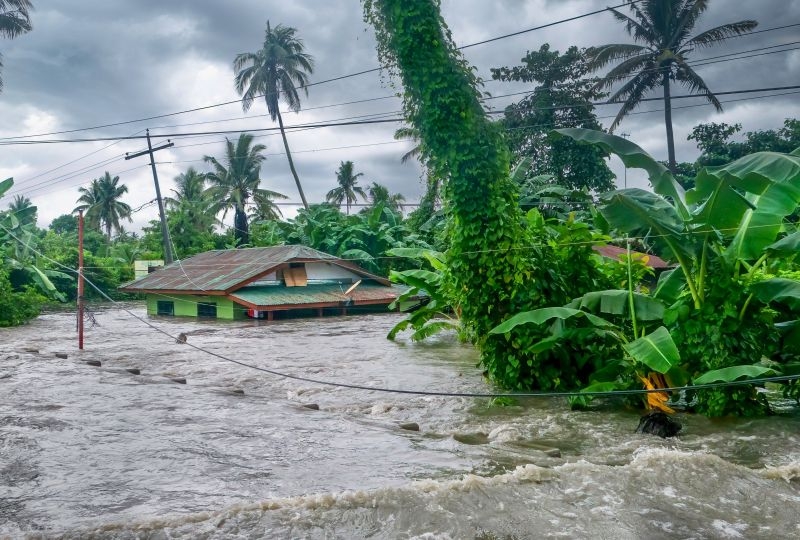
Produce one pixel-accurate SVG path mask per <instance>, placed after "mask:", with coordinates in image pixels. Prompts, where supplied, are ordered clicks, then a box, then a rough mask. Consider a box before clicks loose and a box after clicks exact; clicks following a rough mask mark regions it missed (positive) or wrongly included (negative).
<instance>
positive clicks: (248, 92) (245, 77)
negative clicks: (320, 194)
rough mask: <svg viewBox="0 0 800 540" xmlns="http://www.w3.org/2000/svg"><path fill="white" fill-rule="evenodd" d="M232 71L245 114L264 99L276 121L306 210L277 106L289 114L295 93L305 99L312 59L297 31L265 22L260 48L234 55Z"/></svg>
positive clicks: (296, 107) (297, 106) (296, 98)
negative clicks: (252, 51)
mask: <svg viewBox="0 0 800 540" xmlns="http://www.w3.org/2000/svg"><path fill="white" fill-rule="evenodd" d="M233 70H234V72H235V73H236V78H235V80H234V82H235V85H236V91H237V92H238V93H239V95H241V96H242V109H243V110H244V111H247V110H248V109H250V106H251V105H252V104H253V100H254V99H255V98H257V97H260V96H263V97H264V101H265V103H266V105H267V111H268V112H269V115H270V117H271V118H272V120H273V121H275V120H277V121H278V126H279V127H280V130H281V138H282V139H283V148H284V150H286V159H287V160H288V161H289V169H290V170H291V171H292V176H293V177H294V181H295V184H296V185H297V191H298V192H299V193H300V199H301V200H302V201H303V208H305V209H306V210H308V202H307V201H306V196H305V193H304V192H303V186H302V185H301V184H300V177H299V176H298V175H297V171H296V170H295V168H294V161H293V160H292V153H291V151H290V150H289V141H288V140H287V139H286V130H285V129H284V127H283V117H282V116H281V111H280V107H279V105H280V101H281V100H283V101H284V102H285V103H286V104H287V105H288V106H289V109H290V110H292V111H295V112H297V111H299V110H300V95H299V93H298V90H301V89H302V90H305V92H306V95H308V88H307V85H308V75H309V74H310V73H312V72H313V71H314V59H313V58H312V56H311V55H310V54H308V53H306V52H305V50H304V46H303V41H302V40H301V39H300V38H298V37H297V29H296V28H292V27H291V26H284V25H282V24H278V25H277V26H275V27H274V28H273V27H272V26H271V25H270V23H269V21H267V30H266V32H265V34H264V42H263V43H262V45H261V48H260V49H259V50H258V51H256V52H254V53H241V54H239V55H237V56H236V58H235V59H234V61H233ZM240 240H241V238H240Z"/></svg>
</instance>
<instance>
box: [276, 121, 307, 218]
mask: <svg viewBox="0 0 800 540" xmlns="http://www.w3.org/2000/svg"><path fill="white" fill-rule="evenodd" d="M278 125H279V126H280V128H281V137H283V147H284V148H285V149H286V159H288V160H289V168H290V169H291V170H292V176H294V183H295V184H297V191H298V192H299V193H300V200H301V201H303V208H305V209H306V210H308V202H307V201H306V195H305V193H303V186H301V185H300V178H299V177H298V176H297V171H296V170H295V169H294V161H292V153H291V152H290V151H289V141H287V140H286V131H285V130H284V129H283V118H281V112H280V111H278Z"/></svg>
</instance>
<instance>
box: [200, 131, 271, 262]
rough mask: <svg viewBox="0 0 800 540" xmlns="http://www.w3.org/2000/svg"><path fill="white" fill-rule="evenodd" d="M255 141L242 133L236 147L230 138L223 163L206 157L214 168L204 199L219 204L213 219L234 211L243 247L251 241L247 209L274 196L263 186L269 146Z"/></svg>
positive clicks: (235, 230) (234, 225)
mask: <svg viewBox="0 0 800 540" xmlns="http://www.w3.org/2000/svg"><path fill="white" fill-rule="evenodd" d="M253 138H254V137H253V135H250V134H249V133H242V134H240V135H239V138H238V139H237V140H236V143H235V144H234V142H233V141H231V140H229V139H227V138H226V139H225V157H224V158H223V160H222V161H221V162H220V161H219V160H217V158H215V157H213V156H205V157H204V158H203V159H204V160H205V161H206V163H210V164H211V166H212V168H213V170H212V171H211V172H210V173H208V174H207V175H206V176H205V178H206V179H207V180H208V181H209V183H210V184H211V187H210V188H209V193H208V194H207V195H205V196H204V198H208V199H210V200H212V201H215V203H216V205H215V206H213V211H212V213H211V214H210V215H211V216H212V217H213V215H214V214H216V212H217V211H222V217H223V218H224V217H225V215H226V214H227V212H228V210H233V213H234V215H233V229H234V237H235V238H236V242H237V245H240V246H247V245H248V244H249V242H250V231H249V224H250V223H249V220H248V217H247V209H248V208H249V206H250V205H251V204H253V203H254V202H255V201H258V200H260V201H261V202H262V205H263V203H264V202H265V201H266V200H269V199H270V198H271V195H273V194H274V192H268V191H266V190H264V189H262V188H260V187H259V185H260V183H261V178H260V174H261V164H262V163H263V162H264V160H265V159H266V157H264V155H263V153H262V152H263V151H264V150H266V148H267V147H266V146H264V145H263V144H253ZM278 195H279V194H278Z"/></svg>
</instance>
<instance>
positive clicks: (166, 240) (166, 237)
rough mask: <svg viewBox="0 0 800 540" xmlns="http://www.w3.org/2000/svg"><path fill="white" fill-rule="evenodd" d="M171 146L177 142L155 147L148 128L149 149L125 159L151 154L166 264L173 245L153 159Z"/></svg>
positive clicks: (126, 155) (128, 155) (129, 155)
mask: <svg viewBox="0 0 800 540" xmlns="http://www.w3.org/2000/svg"><path fill="white" fill-rule="evenodd" d="M170 146H175V143H173V142H170V141H169V139H167V142H166V143H164V144H162V145H161V146H159V147H157V148H153V146H152V145H151V144H150V130H149V129H148V130H147V150H142V151H141V152H136V153H135V154H129V153H127V152H126V153H125V159H133V158H135V157H139V156H143V155H145V154H150V168H151V169H153V182H154V183H155V185H156V200H157V201H158V215H159V216H160V217H161V241H162V243H163V245H164V262H165V263H166V264H170V263H172V260H173V259H172V246H171V244H170V241H169V231H168V230H167V218H166V216H165V215H164V202H163V201H162V200H161V188H159V187H158V173H157V172H156V162H155V161H154V160H153V152H158V151H159V150H164V149H165V148H169V147H170Z"/></svg>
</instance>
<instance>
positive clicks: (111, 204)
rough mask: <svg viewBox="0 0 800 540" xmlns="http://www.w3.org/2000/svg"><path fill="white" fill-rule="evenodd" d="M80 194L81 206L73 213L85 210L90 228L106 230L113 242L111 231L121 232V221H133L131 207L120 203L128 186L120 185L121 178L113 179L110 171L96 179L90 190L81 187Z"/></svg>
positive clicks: (115, 177) (107, 236)
mask: <svg viewBox="0 0 800 540" xmlns="http://www.w3.org/2000/svg"><path fill="white" fill-rule="evenodd" d="M78 192H79V193H80V194H81V196H80V197H79V198H78V200H77V201H75V202H78V203H82V204H79V205H78V206H76V207H75V209H74V210H73V212H77V211H78V210H83V211H84V215H85V216H86V221H87V223H88V224H89V226H90V227H95V228H97V229H101V228H104V229H105V234H106V238H108V240H109V241H110V240H111V230H112V229H114V230H116V231H120V230H121V229H122V227H121V226H120V220H121V219H127V220H128V221H133V220H132V219H131V207H130V206H129V205H127V204H126V203H124V202H122V201H120V198H121V197H122V196H123V195H125V194H126V193H127V192H128V186H126V185H125V184H122V185H120V184H119V176H114V177H112V176H111V175H110V174H109V172H108V171H106V173H105V174H104V175H103V176H101V177H100V178H95V179H94V180H92V183H91V184H90V185H89V187H88V188H85V187H80V188H78Z"/></svg>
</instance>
